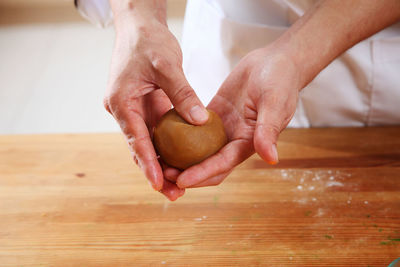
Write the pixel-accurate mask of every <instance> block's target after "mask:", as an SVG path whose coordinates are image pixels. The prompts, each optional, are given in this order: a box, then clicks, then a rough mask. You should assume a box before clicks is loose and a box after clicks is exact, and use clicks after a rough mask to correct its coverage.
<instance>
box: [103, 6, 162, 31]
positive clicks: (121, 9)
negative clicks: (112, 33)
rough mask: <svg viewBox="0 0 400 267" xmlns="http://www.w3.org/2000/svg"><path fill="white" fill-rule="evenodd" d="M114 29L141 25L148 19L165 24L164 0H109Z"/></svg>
mask: <svg viewBox="0 0 400 267" xmlns="http://www.w3.org/2000/svg"><path fill="white" fill-rule="evenodd" d="M110 5H111V8H112V11H113V14H114V24H115V27H116V29H117V30H118V29H120V28H123V27H125V26H126V25H130V26H141V25H145V24H146V23H148V22H149V20H153V19H155V20H157V21H158V22H160V23H162V24H164V25H167V2H166V0H110Z"/></svg>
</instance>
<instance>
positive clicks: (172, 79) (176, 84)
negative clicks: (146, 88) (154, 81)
mask: <svg viewBox="0 0 400 267" xmlns="http://www.w3.org/2000/svg"><path fill="white" fill-rule="evenodd" d="M158 78H159V79H158V83H159V86H160V87H161V88H162V89H163V90H164V92H165V93H166V94H167V96H168V97H169V99H170V100H171V102H172V104H173V105H174V107H175V109H176V111H177V112H178V114H179V115H181V116H182V118H184V119H185V120H186V121H187V122H189V123H191V124H194V125H202V124H204V123H206V122H207V120H208V112H207V110H206V108H205V107H204V105H203V104H202V103H201V101H200V99H199V98H198V97H197V95H196V93H195V92H194V90H193V89H192V87H191V86H190V85H189V83H188V81H187V80H186V78H185V75H184V74H183V70H182V69H181V68H176V69H171V68H170V69H168V70H167V71H166V72H161V75H159V77H158Z"/></svg>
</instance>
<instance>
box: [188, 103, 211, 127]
mask: <svg viewBox="0 0 400 267" xmlns="http://www.w3.org/2000/svg"><path fill="white" fill-rule="evenodd" d="M190 116H191V117H192V119H193V120H194V121H195V122H200V123H201V122H206V121H207V120H208V112H207V110H206V109H205V108H202V107H200V106H198V105H196V106H194V107H192V109H191V110H190Z"/></svg>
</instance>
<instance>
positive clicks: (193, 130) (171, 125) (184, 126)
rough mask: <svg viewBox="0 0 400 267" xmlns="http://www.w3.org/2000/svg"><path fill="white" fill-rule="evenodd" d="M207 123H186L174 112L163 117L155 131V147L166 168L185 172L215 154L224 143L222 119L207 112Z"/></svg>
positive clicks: (210, 111)
mask: <svg viewBox="0 0 400 267" xmlns="http://www.w3.org/2000/svg"><path fill="white" fill-rule="evenodd" d="M208 113H209V116H208V121H207V122H206V123H205V124H204V125H200V126H196V125H192V124H189V123H187V122H186V121H185V120H184V119H183V118H182V117H181V116H179V115H178V113H177V112H176V110H175V109H171V110H170V111H168V112H167V113H165V114H164V115H163V116H162V117H161V119H160V121H159V122H158V124H157V126H156V128H155V130H154V145H155V148H156V150H157V152H158V153H159V154H160V157H161V159H162V160H163V161H164V162H165V163H167V164H168V165H170V166H172V167H175V168H178V169H181V170H184V169H187V168H189V167H190V166H192V165H195V164H197V163H200V162H201V161H203V160H204V159H206V158H208V157H209V156H211V155H213V154H215V153H216V152H217V151H218V150H219V149H221V148H222V147H223V146H224V145H225V144H226V142H227V137H226V134H225V130H224V125H223V123H222V120H221V118H220V117H219V116H218V115H217V113H215V112H214V111H212V110H208Z"/></svg>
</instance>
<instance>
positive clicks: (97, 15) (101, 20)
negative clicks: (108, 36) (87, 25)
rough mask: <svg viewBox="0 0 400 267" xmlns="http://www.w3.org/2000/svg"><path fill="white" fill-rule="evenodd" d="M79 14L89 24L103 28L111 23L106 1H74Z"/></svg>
mask: <svg viewBox="0 0 400 267" xmlns="http://www.w3.org/2000/svg"><path fill="white" fill-rule="evenodd" d="M75 6H76V8H77V9H78V11H79V13H80V14H81V15H82V16H83V17H84V18H85V19H87V20H89V21H90V22H91V23H93V24H95V25H97V26H99V27H102V28H105V27H107V26H108V25H110V24H111V23H112V21H113V14H112V11H111V7H110V3H109V2H108V0H75Z"/></svg>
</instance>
